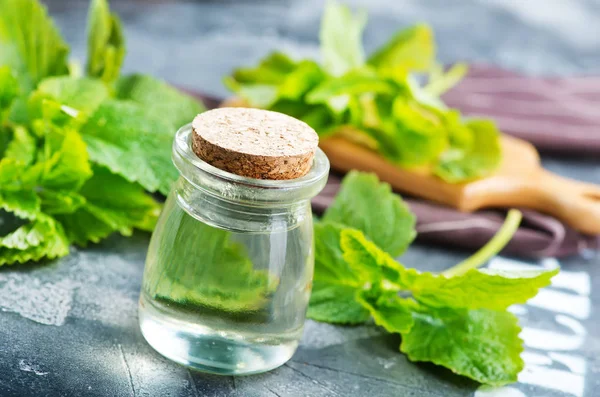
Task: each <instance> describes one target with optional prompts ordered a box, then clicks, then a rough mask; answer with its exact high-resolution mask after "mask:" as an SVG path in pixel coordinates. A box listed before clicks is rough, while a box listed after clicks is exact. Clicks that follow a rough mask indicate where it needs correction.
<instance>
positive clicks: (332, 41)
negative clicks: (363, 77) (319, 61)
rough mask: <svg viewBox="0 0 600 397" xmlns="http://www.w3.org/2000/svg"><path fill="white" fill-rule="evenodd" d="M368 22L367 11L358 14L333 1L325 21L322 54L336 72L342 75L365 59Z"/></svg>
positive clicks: (335, 73) (326, 12)
mask: <svg viewBox="0 0 600 397" xmlns="http://www.w3.org/2000/svg"><path fill="white" fill-rule="evenodd" d="M366 23H367V14H366V12H364V11H361V12H358V13H357V14H356V15H353V14H352V11H351V10H350V8H348V7H347V6H344V5H341V4H337V3H336V2H334V1H329V2H328V3H327V5H326V6H325V11H324V13H323V20H322V22H321V32H320V35H319V37H320V39H321V56H322V58H323V64H324V65H325V68H326V69H327V70H328V71H329V73H331V74H332V75H333V76H341V75H342V74H344V73H346V72H347V71H348V70H351V69H354V68H356V67H359V66H362V65H363V64H364V62H365V59H364V58H365V56H364V51H363V47H362V33H363V29H364V27H365V24H366Z"/></svg>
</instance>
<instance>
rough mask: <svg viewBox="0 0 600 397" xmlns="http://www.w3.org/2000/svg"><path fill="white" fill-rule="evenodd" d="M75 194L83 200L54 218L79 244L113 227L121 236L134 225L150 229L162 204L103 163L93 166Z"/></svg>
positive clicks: (96, 239)
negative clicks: (87, 177) (70, 211)
mask: <svg viewBox="0 0 600 397" xmlns="http://www.w3.org/2000/svg"><path fill="white" fill-rule="evenodd" d="M78 195H80V197H82V198H83V199H84V202H83V204H82V205H80V206H79V207H78V208H77V210H76V211H75V212H73V213H67V214H63V215H58V216H57V219H58V220H59V221H61V223H62V224H63V225H64V228H65V231H66V234H67V236H68V238H69V240H70V241H73V242H75V243H77V244H79V245H82V246H85V245H86V244H87V243H88V242H89V241H92V242H95V243H97V242H99V241H100V240H101V239H103V238H105V237H107V236H108V235H110V234H111V233H113V232H115V231H118V232H119V233H121V234H122V235H124V236H130V235H131V233H132V231H133V229H134V228H137V229H142V230H147V231H151V230H152V229H153V228H154V225H155V224H156V220H157V218H158V214H159V213H160V208H161V207H160V205H159V204H158V203H157V202H156V201H155V200H154V199H153V198H152V197H150V196H149V195H148V194H146V192H145V191H144V189H143V188H142V187H140V186H139V185H136V184H133V183H131V182H128V181H127V180H125V179H124V178H122V177H120V176H118V175H115V174H113V173H111V172H110V171H108V170H107V169H106V168H103V167H94V175H93V176H92V177H91V178H90V179H89V180H88V181H87V182H86V183H85V184H84V185H83V187H82V188H81V190H80V191H79V192H78Z"/></svg>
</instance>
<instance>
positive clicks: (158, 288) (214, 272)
mask: <svg viewBox="0 0 600 397" xmlns="http://www.w3.org/2000/svg"><path fill="white" fill-rule="evenodd" d="M159 227H161V228H162V230H160V234H157V236H160V237H161V240H160V241H158V240H157V241H156V242H154V241H153V244H151V246H150V248H149V253H148V257H149V258H151V259H149V261H148V264H147V270H146V274H147V275H149V277H147V278H146V279H145V284H144V291H145V292H146V293H148V294H150V296H152V297H154V298H157V299H161V300H165V301H166V302H168V303H169V304H170V305H174V304H180V305H193V306H194V307H195V308H196V310H197V308H198V306H200V307H201V308H202V310H203V311H206V310H212V309H219V310H223V311H226V312H228V313H240V312H242V313H244V312H246V313H247V312H248V311H252V312H253V319H252V321H257V315H260V314H261V313H262V310H263V309H264V308H265V305H267V304H268V298H269V296H270V295H271V294H273V293H274V292H275V290H276V288H277V285H278V284H279V280H278V279H276V278H275V277H274V276H272V275H271V274H269V272H268V271H266V270H254V267H253V264H252V261H251V260H250V257H249V254H248V252H247V250H246V247H245V246H244V245H243V244H240V243H238V242H236V241H235V240H234V239H233V236H232V234H231V233H230V232H228V231H226V230H222V229H217V228H214V227H212V226H209V225H206V224H204V223H202V222H198V221H197V220H196V219H194V218H192V217H191V216H189V215H188V214H187V213H186V212H185V211H183V210H182V209H181V208H179V207H178V204H177V203H176V202H175V198H174V197H170V198H169V199H167V203H166V204H165V210H164V218H163V219H161V223H160V225H159ZM198 247H202V255H201V256H200V257H199V256H198V255H197V254H198ZM231 269H235V271H233V272H232V271H231ZM220 315H222V313H220Z"/></svg>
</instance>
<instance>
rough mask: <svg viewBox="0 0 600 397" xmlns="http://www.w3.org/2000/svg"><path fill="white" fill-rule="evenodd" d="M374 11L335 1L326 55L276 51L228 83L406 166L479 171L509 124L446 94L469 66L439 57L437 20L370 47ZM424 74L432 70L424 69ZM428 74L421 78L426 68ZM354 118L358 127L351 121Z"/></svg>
mask: <svg viewBox="0 0 600 397" xmlns="http://www.w3.org/2000/svg"><path fill="white" fill-rule="evenodd" d="M366 20H367V18H366V14H365V13H358V14H356V15H353V14H352V13H351V11H350V9H349V8H347V7H346V6H343V5H338V4H336V3H334V2H333V1H331V2H329V3H328V4H327V6H326V8H325V12H324V15H323V19H322V25H321V34H320V38H321V55H322V64H318V63H316V62H314V61H312V60H306V59H305V60H301V61H294V60H292V59H290V58H289V57H288V56H286V55H285V54H283V53H280V52H275V53H272V54H271V55H269V56H267V57H266V58H264V59H263V60H262V61H261V62H260V64H259V65H258V66H257V67H254V68H240V69H237V70H235V71H234V73H233V75H232V76H230V77H227V78H226V79H225V83H226V85H227V86H228V87H229V88H230V89H231V90H232V91H233V92H235V93H236V94H237V95H238V96H240V97H241V98H243V99H244V100H246V101H247V102H248V103H249V104H250V105H252V106H255V107H261V108H267V109H271V110H275V111H279V112H282V113H286V114H289V115H291V116H294V117H296V118H298V119H301V120H303V121H305V122H306V123H308V124H309V125H311V126H312V127H313V128H314V129H315V130H316V131H318V132H319V133H320V134H321V136H322V137H324V136H326V135H327V134H329V133H334V132H336V131H341V130H343V131H346V132H348V131H351V133H350V134H346V137H347V138H349V139H353V140H355V141H357V142H359V143H361V144H363V145H366V146H368V147H369V148H371V149H373V150H376V151H378V152H379V153H381V154H382V155H383V156H385V157H386V158H387V159H389V160H390V161H392V162H394V163H396V164H398V165H400V166H405V167H413V166H425V167H428V168H429V169H431V170H432V172H434V173H435V174H436V175H437V176H439V177H440V178H442V179H443V180H445V181H447V182H452V183H453V182H461V181H464V180H469V179H474V178H479V177H482V176H485V175H488V174H490V173H491V172H492V171H494V170H495V169H496V168H497V167H498V165H499V163H500V160H501V149H500V143H499V133H498V130H497V128H496V126H495V125H494V123H493V122H492V121H490V120H482V119H473V120H463V119H462V117H461V115H460V113H459V112H458V111H457V110H453V109H448V108H447V107H446V106H445V105H444V103H443V102H442V101H441V100H440V98H439V96H440V95H441V94H442V93H443V92H445V91H446V90H448V89H449V88H451V87H452V86H453V85H454V84H456V83H457V82H458V81H459V80H460V79H461V78H462V76H463V75H464V74H465V73H466V70H467V68H466V66H465V65H463V64H457V65H455V66H453V67H452V68H450V70H448V71H447V72H446V73H444V70H443V68H442V67H441V66H440V65H439V64H438V63H436V62H435V44H434V40H433V34H432V32H431V29H430V28H429V27H428V26H426V25H417V26H414V27H412V28H409V29H406V30H403V31H400V32H398V33H397V34H396V35H395V36H393V37H392V38H391V39H390V41H389V42H388V43H387V44H385V45H384V46H382V47H381V48H380V49H378V50H377V51H376V52H375V53H374V54H372V55H371V56H370V57H368V58H365V55H364V50H363V47H362V44H361V36H362V31H363V28H364V26H365V24H366ZM419 74H421V75H423V76H419ZM425 75H427V84H426V85H425V86H421V85H420V84H419V82H418V77H425ZM341 127H351V128H341Z"/></svg>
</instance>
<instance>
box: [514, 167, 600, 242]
mask: <svg viewBox="0 0 600 397" xmlns="http://www.w3.org/2000/svg"><path fill="white" fill-rule="evenodd" d="M531 182H532V185H531V190H530V195H529V197H527V196H526V197H523V200H524V203H523V204H522V205H523V206H526V207H530V208H535V209H538V210H540V211H542V212H546V213H549V214H552V215H554V216H556V217H557V218H559V219H562V220H563V221H564V222H565V223H567V224H569V225H570V226H571V227H573V228H575V229H577V230H580V231H582V232H584V233H588V234H600V187H598V186H596V185H592V184H587V183H583V182H578V181H575V180H572V179H567V178H563V177H561V176H558V175H556V174H553V173H551V172H548V171H546V170H543V169H540V172H539V173H538V174H537V180H532V181H531Z"/></svg>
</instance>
